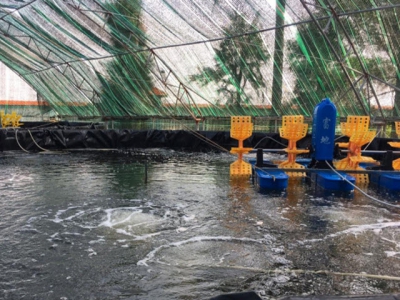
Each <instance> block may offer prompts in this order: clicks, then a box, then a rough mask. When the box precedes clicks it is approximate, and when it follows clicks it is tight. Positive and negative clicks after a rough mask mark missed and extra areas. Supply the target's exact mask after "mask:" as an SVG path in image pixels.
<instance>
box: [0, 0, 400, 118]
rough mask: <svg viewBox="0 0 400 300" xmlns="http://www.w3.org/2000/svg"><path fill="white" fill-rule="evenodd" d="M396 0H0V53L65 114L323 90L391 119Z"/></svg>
mask: <svg viewBox="0 0 400 300" xmlns="http://www.w3.org/2000/svg"><path fill="white" fill-rule="evenodd" d="M399 10H400V4H398V1H394V0H392V1H389V0H379V1H378V0H350V1H349V0H330V1H327V0H315V1H305V0H276V1H274V0H246V1H236V0H229V1H228V0H213V1H211V0H207V1H206V0H186V1H179V0H118V1H117V0H115V1H111V0H108V1H107V0H64V1H58V0H19V1H16V0H2V1H1V3H0V61H1V62H3V63H4V64H6V65H7V66H8V67H9V68H11V69H12V70H14V71H15V72H16V73H17V74H19V75H20V76H21V77H22V78H23V79H24V80H25V81H26V82H27V83H28V84H29V85H30V86H32V87H33V88H34V89H35V90H36V91H37V92H38V94H39V95H40V98H41V99H42V100H43V101H44V102H45V103H46V105H47V106H46V108H45V109H46V110H47V111H49V110H51V111H54V112H55V113H56V114H58V115H59V116H61V117H62V118H64V119H69V118H78V119H88V120H90V119H99V118H101V119H103V120H108V119H115V120H118V119H121V120H129V119H135V118H143V117H170V118H176V117H184V118H191V119H194V120H199V119H201V118H206V117H218V118H219V117H230V116H233V115H248V116H254V117H259V116H267V117H268V116H269V117H279V116H282V115H304V116H306V117H311V116H312V112H313V109H314V106H315V105H316V104H317V103H319V102H320V101H321V99H323V98H325V97H329V98H331V99H332V101H333V102H334V103H335V105H336V107H337V109H338V115H339V116H342V117H346V116H347V115H365V116H370V117H373V118H375V119H376V118H381V119H397V118H398V116H399V115H400V110H399V109H400V72H399V64H400V43H399V39H400V36H399V35H398V34H397V33H398V32H399V29H400V28H399V27H400V23H399V14H398V13H399ZM1 109H3V110H4V109H5V110H6V111H7V109H8V107H1ZM25 113H27V114H33V112H31V111H29V110H27V111H25Z"/></svg>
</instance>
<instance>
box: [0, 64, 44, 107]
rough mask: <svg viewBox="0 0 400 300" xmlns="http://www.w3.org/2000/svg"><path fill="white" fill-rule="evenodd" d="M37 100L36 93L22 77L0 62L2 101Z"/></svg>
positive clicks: (0, 93)
mask: <svg viewBox="0 0 400 300" xmlns="http://www.w3.org/2000/svg"><path fill="white" fill-rule="evenodd" d="M36 99H37V95H36V92H35V91H34V90H33V89H32V88H31V87H30V86H29V85H28V84H27V83H26V82H25V81H24V80H22V79H21V77H19V76H18V75H17V74H16V73H14V72H13V71H12V70H11V69H9V68H8V67H7V66H6V65H4V64H3V63H1V62H0V100H20V101H26V100H36Z"/></svg>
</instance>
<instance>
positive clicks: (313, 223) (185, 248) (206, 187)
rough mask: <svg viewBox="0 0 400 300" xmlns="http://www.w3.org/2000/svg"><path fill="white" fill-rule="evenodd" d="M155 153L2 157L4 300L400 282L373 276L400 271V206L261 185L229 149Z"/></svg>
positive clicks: (277, 292)
mask: <svg viewBox="0 0 400 300" xmlns="http://www.w3.org/2000/svg"><path fill="white" fill-rule="evenodd" d="M147 152H148V153H149V155H142V156H138V155H133V156H132V155H127V154H122V153H114V154H109V153H98V154H96V153H70V154H54V155H50V154H26V153H20V152H4V153H0V169H1V173H0V195H1V198H0V212H1V218H0V252H1V256H0V260H1V264H0V298H2V299H209V298H210V297H213V296H216V295H219V294H222V293H230V292H239V291H246V290H255V291H256V292H257V293H258V294H259V295H260V296H262V297H263V298H264V299H275V298H280V297H283V296H285V295H312V294H317V295H323V294H342V295H343V294H379V293H394V292H398V291H399V284H398V281H396V280H394V279H393V278H392V279H390V280H389V279H387V278H379V277H378V278H372V277H368V276H370V275H385V276H400V275H399V274H400V272H399V270H400V264H399V258H400V235H399V233H400V231H399V226H400V218H399V214H398V213H399V210H398V209H396V208H392V207H387V206H385V205H382V204H380V203H377V202H375V201H373V200H371V199H369V198H368V197H366V196H365V195H364V194H362V193H361V192H358V191H356V192H355V193H354V195H353V196H352V197H334V196H332V195H322V194H320V193H316V192H315V191H314V190H313V189H312V188H310V186H309V185H307V184H306V183H304V182H301V181H300V182H291V184H290V185H289V188H288V190H287V191H286V192H284V193H281V192H278V193H269V194H263V193H258V192H257V191H256V190H255V189H254V188H253V186H252V185H251V182H250V181H246V182H233V181H230V180H229V165H230V163H232V162H233V161H234V159H235V158H234V157H232V156H230V155H229V154H212V153H208V154H204V153H180V152H174V151H169V150H157V149H153V150H147ZM150 154H151V155H150ZM146 168H147V180H146V176H145V175H146V174H145V170H146ZM363 191H364V192H366V193H368V194H370V195H372V196H374V197H376V198H378V199H380V200H388V199H389V197H388V195H385V194H376V193H375V191H374V190H373V189H368V188H363ZM392 198H393V197H392ZM394 199H395V198H394ZM391 201H392V202H391V203H392V204H393V203H394V202H393V199H391ZM320 270H323V271H329V272H331V273H321V272H317V271H320ZM343 273H351V274H350V275H349V274H347V275H346V274H343ZM360 275H366V276H364V277H363V276H360Z"/></svg>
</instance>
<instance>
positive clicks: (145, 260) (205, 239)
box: [137, 236, 266, 266]
mask: <svg viewBox="0 0 400 300" xmlns="http://www.w3.org/2000/svg"><path fill="white" fill-rule="evenodd" d="M210 241H216V242H245V243H256V244H265V243H266V240H265V239H259V240H256V239H251V238H235V237H231V236H196V237H192V238H190V239H187V240H183V241H179V242H173V243H170V244H166V245H161V246H159V247H157V248H155V249H153V250H152V251H150V252H149V253H148V254H147V255H146V256H145V257H144V258H143V259H141V260H139V261H138V262H137V265H138V266H148V264H147V263H148V262H149V261H151V260H152V259H153V258H154V256H155V255H156V254H157V252H159V251H160V250H162V249H168V248H171V247H179V246H182V245H186V244H190V243H198V242H210Z"/></svg>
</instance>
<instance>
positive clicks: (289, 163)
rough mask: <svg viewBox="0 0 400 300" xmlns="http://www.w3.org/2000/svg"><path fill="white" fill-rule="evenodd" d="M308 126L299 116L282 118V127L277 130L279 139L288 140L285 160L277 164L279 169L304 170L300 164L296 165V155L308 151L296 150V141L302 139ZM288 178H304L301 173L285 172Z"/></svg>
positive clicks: (303, 174)
mask: <svg viewBox="0 0 400 300" xmlns="http://www.w3.org/2000/svg"><path fill="white" fill-rule="evenodd" d="M307 130H308V124H306V123H304V117H303V116H301V115H293V116H283V118H282V127H280V128H279V134H280V136H281V138H283V139H286V140H288V147H287V148H285V149H284V150H285V152H286V153H287V160H286V161H284V162H282V163H280V164H279V168H281V169H305V167H304V166H303V165H301V164H298V163H296V157H297V155H298V154H302V153H308V152H309V150H305V149H297V146H296V143H297V141H299V140H301V139H302V138H304V137H305V136H306V134H307ZM286 173H287V174H288V176H289V177H304V176H306V174H305V173H302V172H286Z"/></svg>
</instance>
